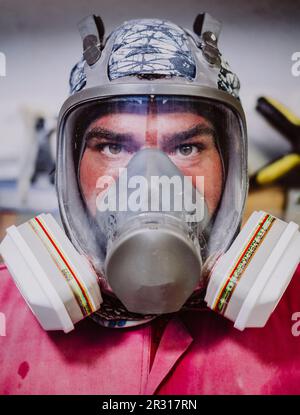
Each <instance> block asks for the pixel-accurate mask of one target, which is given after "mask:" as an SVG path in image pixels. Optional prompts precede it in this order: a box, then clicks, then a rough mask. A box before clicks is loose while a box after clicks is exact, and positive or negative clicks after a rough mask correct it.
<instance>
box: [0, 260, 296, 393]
mask: <svg viewBox="0 0 300 415" xmlns="http://www.w3.org/2000/svg"><path fill="white" fill-rule="evenodd" d="M0 267H1V269H0V313H1V316H2V317H3V316H5V322H6V325H5V326H6V327H5V328H6V330H5V332H4V328H3V327H2V332H1V335H0V394H100V395H106V394H300V335H299V336H298V334H300V267H298V270H297V272H296V273H295V275H294V277H293V280H292V282H291V284H290V285H289V287H288V289H287V291H286V292H285V294H284V296H283V298H282V300H281V302H280V303H279V305H278V306H277V308H276V310H275V311H274V313H273V314H272V316H271V318H270V319H269V321H268V323H267V325H266V326H265V327H264V328H262V329H246V330H244V332H239V331H238V330H236V329H235V328H234V327H233V324H232V323H231V322H230V321H227V320H225V319H224V318H223V317H221V316H218V315H216V314H215V313H213V312H212V311H209V310H202V311H185V312H181V313H177V314H175V315H173V316H172V317H171V318H170V319H169V320H168V322H167V324H166V326H165V329H164V331H163V332H162V337H161V339H160V342H159V345H158V348H157V350H156V353H155V356H154V360H153V364H152V365H151V366H150V356H151V349H152V354H153V341H152V336H153V332H152V329H151V327H152V326H153V324H154V323H153V322H150V323H147V324H144V325H142V326H137V327H133V328H123V329H116V328H106V327H102V326H99V325H98V324H96V323H95V322H94V321H92V320H91V319H86V320H84V321H82V322H81V323H79V324H77V325H76V328H75V330H74V331H73V332H71V333H69V334H64V333H63V332H45V331H44V330H43V329H42V328H41V327H40V325H39V323H38V322H37V320H36V319H35V317H34V316H33V314H32V313H31V311H30V309H29V308H28V306H27V305H26V303H25V302H24V300H23V298H22V296H21V295H20V293H19V292H18V290H17V288H16V287H15V284H14V282H13V280H12V278H11V276H10V275H9V273H8V271H7V269H6V268H5V266H3V265H2V266H1V265H0ZM154 321H155V320H154ZM2 323H3V318H2ZM4 334H5V335H4Z"/></svg>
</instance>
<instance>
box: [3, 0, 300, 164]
mask: <svg viewBox="0 0 300 415" xmlns="http://www.w3.org/2000/svg"><path fill="white" fill-rule="evenodd" d="M203 11H208V12H209V13H210V14H212V15H213V16H215V17H216V18H218V19H219V20H221V21H222V22H223V30H222V34H221V37H220V48H221V51H222V53H223V55H224V56H225V57H226V59H227V60H228V61H229V62H230V64H231V66H232V68H233V69H234V70H235V71H236V72H237V73H238V75H239V77H240V80H241V84H242V89H241V99H242V103H243V105H244V107H245V110H246V115H247V119H248V129H249V139H250V142H252V143H254V144H256V145H258V148H259V149H261V150H262V152H259V153H257V157H254V158H253V160H251V163H252V165H251V168H253V167H256V164H259V163H261V162H262V161H261V160H260V158H262V159H263V158H264V157H267V158H268V157H273V156H274V155H276V154H279V153H280V152H281V151H282V149H283V150H285V149H288V144H286V143H285V142H284V141H283V140H282V139H281V137H280V135H279V134H278V133H276V132H275V130H273V129H271V128H270V127H269V126H268V125H267V124H266V122H265V121H264V120H263V119H262V117H261V116H260V115H259V114H257V113H256V112H255V102H256V99H257V97H258V96H259V95H271V96H273V97H274V98H277V99H278V100H280V101H282V102H284V103H285V104H286V105H287V106H289V107H291V108H292V109H294V110H295V111H296V112H297V111H298V114H299V102H300V77H294V76H292V73H291V66H292V60H291V55H292V53H294V52H295V51H300V1H299V0H296V1H295V0H287V1H284V2H282V1H275V0H248V1H237V0H227V1H226V2H225V1H220V0H215V1H211V0H210V1H209V0H202V1H199V0H184V1H176V2H175V1H171V0H167V1H161V0H148V1H146V2H142V1H139V0H122V1H121V0H85V1H79V0H72V1H71V0H52V1H51V2H50V1H48V2H47V1H41V0H27V1H24V2H20V1H17V0H1V1H0V51H1V52H4V53H5V55H6V59H7V69H6V72H7V75H6V77H5V78H4V77H1V78H0V96H1V99H0V140H1V147H0V162H1V159H3V158H10V157H11V158H13V157H15V155H16V154H18V153H19V152H20V151H21V148H22V145H23V142H24V140H23V134H24V133H23V121H22V111H23V109H24V108H27V107H30V108H31V109H33V110H34V109H37V110H40V111H42V112H45V113H47V114H50V115H56V114H57V112H58V110H59V108H60V105H61V103H62V102H63V100H64V99H65V97H66V96H67V94H68V76H69V70H70V68H71V67H72V65H73V64H74V63H75V62H76V60H78V59H79V58H80V56H81V51H82V50H81V41H80V37H79V34H78V32H77V27H76V24H77V22H78V21H79V20H80V19H81V18H82V17H84V16H86V15H88V14H92V13H98V14H100V15H101V16H102V18H103V20H104V22H105V26H106V31H107V33H108V32H109V31H110V30H112V29H113V28H115V27H116V26H117V25H119V24H120V23H122V22H123V21H124V20H128V19H132V18H137V17H162V18H167V19H170V20H172V21H174V22H175V23H178V24H180V25H182V26H185V27H187V28H192V24H193V21H194V19H195V17H196V15H197V14H198V13H199V12H203Z"/></svg>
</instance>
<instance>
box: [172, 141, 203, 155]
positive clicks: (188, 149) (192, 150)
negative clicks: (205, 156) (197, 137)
mask: <svg viewBox="0 0 300 415" xmlns="http://www.w3.org/2000/svg"><path fill="white" fill-rule="evenodd" d="M198 151H199V146H197V145H195V144H181V145H180V146H178V147H177V149H176V153H177V154H180V155H181V156H185V157H187V156H190V155H192V154H196V153H198Z"/></svg>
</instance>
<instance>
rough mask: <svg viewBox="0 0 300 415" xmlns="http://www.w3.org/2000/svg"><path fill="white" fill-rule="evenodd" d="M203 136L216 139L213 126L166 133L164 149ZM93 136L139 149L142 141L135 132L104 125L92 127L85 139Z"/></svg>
mask: <svg viewBox="0 0 300 415" xmlns="http://www.w3.org/2000/svg"><path fill="white" fill-rule="evenodd" d="M199 135H200V136H201V135H202V136H203V135H211V136H212V137H213V138H214V139H215V130H214V129H213V128H211V127H207V126H205V125H203V124H202V123H201V124H197V125H195V126H194V127H192V128H190V129H188V130H185V131H180V132H178V133H175V134H166V135H163V136H162V138H163V140H162V141H163V143H162V150H163V151H164V150H166V149H168V148H172V147H176V146H178V145H179V144H181V143H182V142H184V141H187V140H189V139H190V138H193V137H196V136H199ZM93 138H98V139H103V138H104V139H106V140H111V141H113V142H115V143H120V144H128V145H129V144H130V145H131V146H133V147H134V149H136V150H138V149H139V148H140V142H139V141H137V140H136V139H135V138H134V136H133V134H130V133H117V132H115V131H112V130H108V129H106V128H103V127H95V128H92V129H91V130H90V131H88V132H87V133H86V134H85V136H84V140H85V142H88V141H90V140H91V139H93Z"/></svg>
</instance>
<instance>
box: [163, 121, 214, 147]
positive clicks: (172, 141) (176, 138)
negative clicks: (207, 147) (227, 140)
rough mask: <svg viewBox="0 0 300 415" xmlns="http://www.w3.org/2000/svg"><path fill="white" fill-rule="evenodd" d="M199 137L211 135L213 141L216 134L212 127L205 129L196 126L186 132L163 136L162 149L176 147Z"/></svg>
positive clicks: (200, 125)
mask: <svg viewBox="0 0 300 415" xmlns="http://www.w3.org/2000/svg"><path fill="white" fill-rule="evenodd" d="M199 135H200V136H201V135H202V136H203V135H211V136H212V137H213V139H215V137H216V132H215V130H214V128H212V127H207V126H205V125H203V124H197V125H195V126H194V127H192V128H190V129H188V130H185V131H180V132H178V133H175V134H170V135H164V136H163V149H166V148H170V147H176V146H178V145H179V144H181V143H182V142H184V141H187V140H189V139H190V138H193V137H196V136H199Z"/></svg>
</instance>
